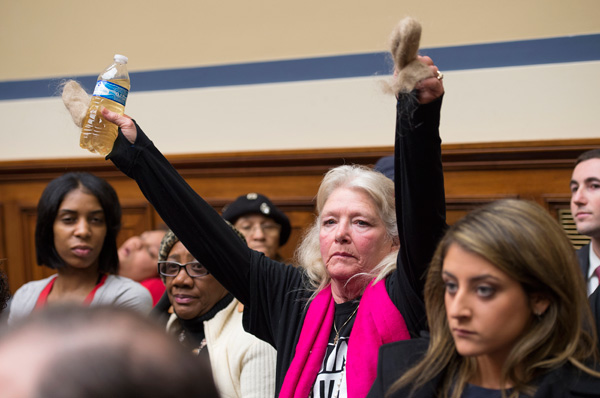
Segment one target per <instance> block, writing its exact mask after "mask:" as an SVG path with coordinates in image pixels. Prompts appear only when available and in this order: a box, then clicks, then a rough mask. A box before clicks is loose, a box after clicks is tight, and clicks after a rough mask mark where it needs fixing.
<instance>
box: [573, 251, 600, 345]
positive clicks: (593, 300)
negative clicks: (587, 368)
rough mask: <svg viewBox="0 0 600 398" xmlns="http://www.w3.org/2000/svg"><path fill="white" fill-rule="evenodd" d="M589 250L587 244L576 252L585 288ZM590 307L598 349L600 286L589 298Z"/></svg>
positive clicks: (599, 337) (599, 335)
mask: <svg viewBox="0 0 600 398" xmlns="http://www.w3.org/2000/svg"><path fill="white" fill-rule="evenodd" d="M590 250H591V244H590V243H588V244H587V245H585V246H582V247H581V248H580V249H579V250H577V259H578V260H579V266H580V267H581V272H583V277H584V280H585V281H586V288H587V274H588V271H589V269H590ZM589 302H590V307H591V308H592V315H593V316H594V320H595V321H596V331H597V333H598V346H599V347H600V286H599V287H598V288H597V289H596V290H594V293H592V294H591V296H590V297H589Z"/></svg>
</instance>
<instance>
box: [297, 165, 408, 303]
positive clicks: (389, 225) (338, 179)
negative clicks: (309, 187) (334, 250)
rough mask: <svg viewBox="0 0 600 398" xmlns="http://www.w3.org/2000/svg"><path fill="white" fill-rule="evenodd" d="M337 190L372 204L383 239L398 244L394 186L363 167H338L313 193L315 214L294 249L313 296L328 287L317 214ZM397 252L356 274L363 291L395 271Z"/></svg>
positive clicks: (382, 176) (379, 174) (331, 171)
mask: <svg viewBox="0 0 600 398" xmlns="http://www.w3.org/2000/svg"><path fill="white" fill-rule="evenodd" d="M338 188H350V189H356V190H361V191H362V192H364V193H366V194H367V195H368V196H369V198H370V199H371V200H372V202H373V204H374V205H375V208H376V209H377V212H378V213H379V217H380V218H381V220H382V221H383V223H384V225H385V228H386V231H387V237H388V238H389V239H390V240H392V241H393V242H397V241H398V239H399V238H398V227H397V224H396V204H395V202H394V182H393V181H392V180H390V179H389V178H388V177H386V176H384V175H383V174H381V173H379V172H377V171H374V170H372V169H370V168H368V167H366V166H360V165H352V166H349V165H344V166H339V167H336V168H334V169H331V170H330V171H328V172H327V174H325V177H324V178H323V181H322V182H321V185H320V186H319V191H318V193H317V200H316V202H317V203H316V205H317V214H318V216H317V217H316V219H315V221H314V222H313V224H312V225H311V226H310V227H309V229H308V230H307V232H306V234H305V235H304V238H303V239H302V242H301V243H300V245H299V246H298V248H297V249H296V253H295V259H296V263H297V264H298V265H299V266H300V267H302V268H304V269H305V271H306V274H307V276H308V278H309V281H310V284H311V288H312V289H314V291H315V294H316V293H318V292H319V291H321V290H322V289H323V288H324V287H325V286H327V285H328V284H329V282H330V281H331V278H330V277H329V275H328V273H327V269H326V268H325V264H324V263H323V259H322V258H321V249H320V244H319V232H320V228H321V212H322V211H323V207H324V206H325V203H326V202H327V199H329V196H331V194H332V193H333V192H334V191H335V190H336V189H338ZM397 256H398V251H397V250H395V251H393V252H392V253H390V254H388V255H387V256H386V257H385V258H384V259H383V260H382V261H381V262H380V263H379V264H378V265H377V266H375V268H374V269H373V271H372V272H370V273H368V274H360V275H356V276H355V277H362V278H364V279H365V287H366V285H367V283H368V282H369V281H370V280H372V279H373V278H375V279H376V281H377V280H380V279H382V278H384V277H385V276H386V275H388V274H389V273H391V272H392V271H393V270H394V269H395V268H396V257H397Z"/></svg>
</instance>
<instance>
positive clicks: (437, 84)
mask: <svg viewBox="0 0 600 398" xmlns="http://www.w3.org/2000/svg"><path fill="white" fill-rule="evenodd" d="M418 58H419V61H420V62H422V63H424V64H425V65H427V66H429V69H430V70H431V74H432V77H428V78H427V79H423V80H421V81H420V82H418V83H417V85H416V86H415V88H416V89H417V99H418V101H419V103H420V104H428V103H430V102H432V101H434V100H435V99H437V98H439V97H441V96H442V94H444V84H443V83H442V80H440V79H438V78H437V76H438V71H439V69H438V67H437V66H435V65H434V64H433V60H432V59H431V58H429V57H422V56H419V57H418Z"/></svg>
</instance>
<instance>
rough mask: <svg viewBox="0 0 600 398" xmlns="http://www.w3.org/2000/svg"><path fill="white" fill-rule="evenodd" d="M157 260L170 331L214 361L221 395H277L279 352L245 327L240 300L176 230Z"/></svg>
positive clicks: (166, 241) (166, 240)
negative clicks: (198, 259)
mask: <svg viewBox="0 0 600 398" xmlns="http://www.w3.org/2000/svg"><path fill="white" fill-rule="evenodd" d="M240 238H241V239H243V238H242V237H240ZM158 258H159V261H158V271H159V273H160V275H161V278H162V279H163V281H164V283H165V286H166V293H167V296H168V298H169V301H170V302H171V305H172V309H173V311H172V314H171V316H170V317H169V319H168V322H167V331H168V332H170V333H172V334H174V335H175V336H176V337H177V338H178V339H179V341H180V342H181V343H182V344H184V345H185V346H187V347H188V348H189V349H190V350H192V351H193V352H194V353H195V354H197V355H200V356H206V357H207V358H208V359H209V360H210V364H211V368H212V371H213V376H214V378H215V382H216V384H217V387H218V388H219V392H220V394H221V397H223V398H226V397H244V398H247V397H257V398H262V397H271V396H274V394H275V359H276V352H275V350H274V349H273V347H271V346H270V345H269V344H267V343H265V342H263V341H261V340H259V339H258V338H256V337H254V336H252V335H251V334H249V333H247V332H245V331H244V329H243V326H242V312H241V311H239V310H238V304H239V302H238V301H237V300H236V299H235V298H234V297H233V295H232V294H231V293H229V292H228V291H227V290H226V289H225V288H224V287H223V286H222V285H221V284H220V283H219V282H218V281H217V280H216V279H215V278H214V277H213V276H212V275H211V274H210V273H209V271H208V270H207V269H206V268H205V267H204V266H203V265H202V264H201V263H199V262H198V261H197V260H196V259H195V258H194V256H193V255H192V254H191V253H190V252H189V251H188V250H187V249H186V248H185V246H183V243H181V242H180V241H179V239H178V238H177V236H175V234H174V233H173V232H172V231H169V232H167V233H166V235H165V237H164V238H163V240H162V243H161V246H160V251H159V257H158Z"/></svg>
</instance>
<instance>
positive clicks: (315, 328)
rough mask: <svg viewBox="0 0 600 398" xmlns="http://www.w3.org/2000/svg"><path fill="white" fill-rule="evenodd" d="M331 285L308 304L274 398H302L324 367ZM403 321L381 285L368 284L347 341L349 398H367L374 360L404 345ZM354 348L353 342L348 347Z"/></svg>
mask: <svg viewBox="0 0 600 398" xmlns="http://www.w3.org/2000/svg"><path fill="white" fill-rule="evenodd" d="M334 308H335V307H334V301H333V296H332V295H331V285H329V286H327V287H326V288H325V289H323V290H322V291H321V292H319V294H317V296H316V297H315V299H314V300H313V301H312V302H311V303H310V305H309V307H308V312H307V313H306V318H305V319H304V324H303V325H302V331H301V332H300V339H299V340H298V344H297V345H296V353H295V355H294V359H293V360H292V363H291V364H290V367H289V369H288V371H287V373H286V375H285V379H284V381H283V386H282V387H281V392H280V394H279V397H282V398H306V397H308V395H309V394H310V391H311V389H312V386H313V384H314V382H315V379H316V378H317V374H318V372H319V369H320V368H321V365H322V363H323V358H324V357H325V351H326V350H327V343H328V342H329V335H330V333H331V328H332V326H333V315H334ZM408 339H410V334H409V333H408V329H407V327H406V323H405V322H404V318H403V317H402V314H400V311H398V309H397V308H396V306H395V305H394V304H393V303H392V300H391V299H390V296H389V295H388V294H387V290H386V289H385V280H381V281H379V282H378V283H376V284H375V285H373V284H372V283H369V285H368V286H367V288H366V289H365V293H364V294H363V296H362V299H361V300H360V306H359V308H358V312H357V314H356V320H355V321H354V326H353V327H352V331H351V332H350V338H349V340H348V354H347V358H346V372H347V373H346V380H347V386H346V387H347V391H348V398H363V397H366V396H367V393H368V392H369V389H370V388H371V385H372V384H373V382H374V381H375V377H376V376H377V355H378V352H379V347H380V346H381V345H383V344H387V343H391V342H394V341H398V340H408ZM353 342H355V343H354V344H353Z"/></svg>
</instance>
